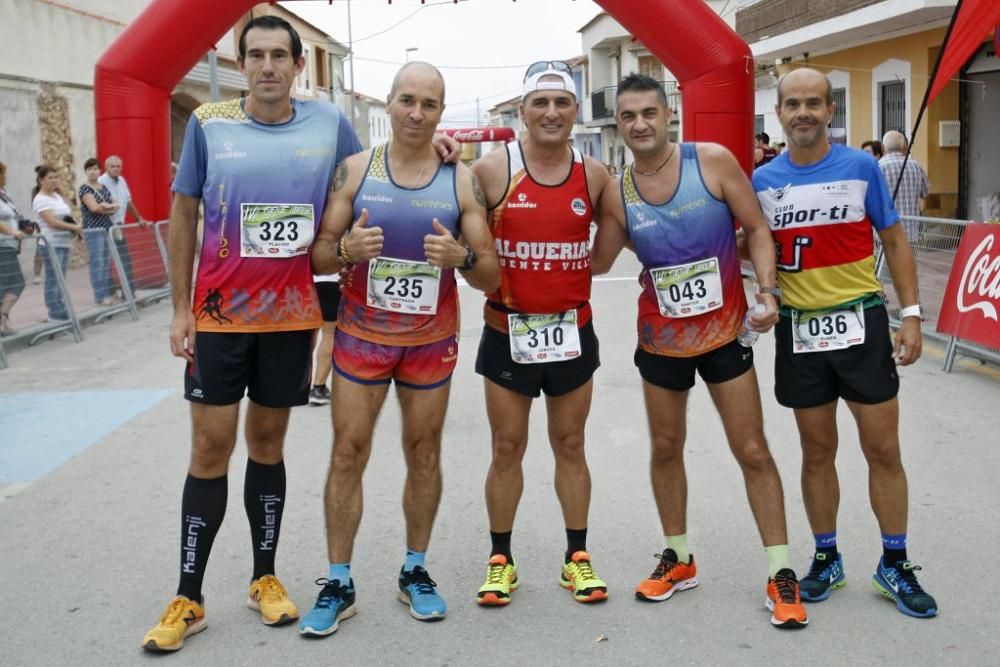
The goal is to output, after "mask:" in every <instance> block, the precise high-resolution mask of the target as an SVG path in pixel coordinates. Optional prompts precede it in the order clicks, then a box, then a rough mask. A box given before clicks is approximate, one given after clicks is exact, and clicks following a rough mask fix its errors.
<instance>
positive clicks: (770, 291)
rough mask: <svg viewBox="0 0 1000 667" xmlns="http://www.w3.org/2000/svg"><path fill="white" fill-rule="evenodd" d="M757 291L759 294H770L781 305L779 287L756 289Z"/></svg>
mask: <svg viewBox="0 0 1000 667" xmlns="http://www.w3.org/2000/svg"><path fill="white" fill-rule="evenodd" d="M757 291H758V292H760V293H761V294H770V295H771V296H773V297H774V298H775V299H777V300H778V303H781V288H780V287H758V288H757Z"/></svg>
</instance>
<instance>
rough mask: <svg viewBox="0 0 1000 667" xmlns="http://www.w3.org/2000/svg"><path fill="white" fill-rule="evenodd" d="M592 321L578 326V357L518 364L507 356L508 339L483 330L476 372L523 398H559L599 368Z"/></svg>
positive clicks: (487, 329) (597, 349) (500, 334)
mask: <svg viewBox="0 0 1000 667" xmlns="http://www.w3.org/2000/svg"><path fill="white" fill-rule="evenodd" d="M599 348H600V345H599V344H598V342H597V334H596V333H594V323H593V321H590V322H587V324H585V325H584V326H582V327H580V356H579V357H577V358H575V359H570V360H568V361H554V362H550V363H543V364H519V363H517V362H516V361H514V360H513V359H511V357H510V336H508V335H507V334H505V333H501V332H499V331H497V330H496V329H494V328H492V327H490V326H488V325H487V326H484V327H483V337H482V338H481V339H480V341H479V354H478V356H477V357H476V372H477V373H479V374H480V375H482V376H483V377H485V378H486V379H487V380H491V381H492V382H494V383H496V384H498V385H500V386H501V387H503V388H505V389H510V390H511V391H515V392H517V393H518V394H523V395H524V396H532V397H535V396H540V395H541V393H542V392H543V391H544V392H545V395H546V396H562V395H563V394H568V393H569V392H571V391H573V390H574V389H578V388H580V387H582V386H583V385H585V384H587V381H588V380H590V378H592V377H593V376H594V371H596V370H597V369H598V368H599V367H600V365H601V358H600V349H599Z"/></svg>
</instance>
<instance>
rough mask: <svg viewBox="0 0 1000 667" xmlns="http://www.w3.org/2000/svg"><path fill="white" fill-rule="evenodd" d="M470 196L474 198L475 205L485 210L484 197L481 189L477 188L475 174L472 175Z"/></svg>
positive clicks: (477, 181)
mask: <svg viewBox="0 0 1000 667" xmlns="http://www.w3.org/2000/svg"><path fill="white" fill-rule="evenodd" d="M472 194H473V195H475V197H476V203H478V204H479V205H480V206H482V207H483V208H486V195H485V194H483V189H482V188H481V187H479V178H478V177H477V176H476V175H475V174H472Z"/></svg>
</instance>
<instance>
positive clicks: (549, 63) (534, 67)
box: [524, 60, 573, 81]
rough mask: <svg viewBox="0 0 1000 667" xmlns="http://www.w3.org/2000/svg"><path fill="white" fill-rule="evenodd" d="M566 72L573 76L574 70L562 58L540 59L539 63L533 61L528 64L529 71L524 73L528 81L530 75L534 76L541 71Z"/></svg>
mask: <svg viewBox="0 0 1000 667" xmlns="http://www.w3.org/2000/svg"><path fill="white" fill-rule="evenodd" d="M549 71H556V72H565V73H566V74H569V75H570V76H573V70H572V68H570V66H569V65H567V64H566V63H565V62H563V61H562V60H539V61H538V62H537V63H532V64H531V65H528V69H527V71H526V72H525V73H524V80H525V81H527V80H528V77H529V76H534V75H535V74H538V73H539V72H549Z"/></svg>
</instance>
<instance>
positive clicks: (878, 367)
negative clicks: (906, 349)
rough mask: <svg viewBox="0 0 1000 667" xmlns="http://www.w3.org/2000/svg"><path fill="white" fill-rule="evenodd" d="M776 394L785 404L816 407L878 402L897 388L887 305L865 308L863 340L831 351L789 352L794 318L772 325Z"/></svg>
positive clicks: (884, 399) (886, 398)
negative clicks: (844, 401) (775, 348)
mask: <svg viewBox="0 0 1000 667" xmlns="http://www.w3.org/2000/svg"><path fill="white" fill-rule="evenodd" d="M774 335H775V344H776V345H777V350H776V351H775V362H774V395H775V397H776V398H777V399H778V403H780V404H781V405H783V406H785V407H786V408H814V407H817V406H820V405H824V404H825V403H829V402H830V401H835V400H837V399H838V398H843V399H844V400H847V401H854V402H855V403H865V404H874V403H882V402H884V401H888V400H890V399H892V398H895V396H896V394H897V393H898V392H899V376H898V375H897V374H896V362H895V360H893V358H892V339H891V337H890V335H889V315H888V313H887V312H886V310H885V306H882V305H878V306H873V307H871V308H867V309H866V310H865V342H864V343H862V344H860V345H854V346H853V347H848V348H844V349H842V350H833V351H830V352H808V353H804V354H795V353H793V352H792V318H791V317H788V316H786V315H782V316H781V317H780V318H779V319H778V324H777V326H775V328H774Z"/></svg>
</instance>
